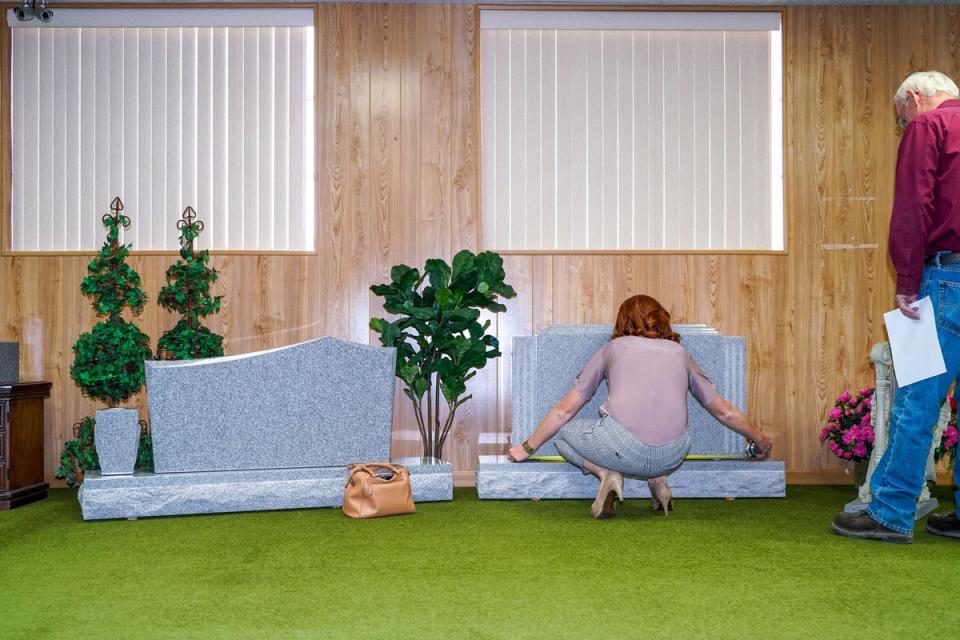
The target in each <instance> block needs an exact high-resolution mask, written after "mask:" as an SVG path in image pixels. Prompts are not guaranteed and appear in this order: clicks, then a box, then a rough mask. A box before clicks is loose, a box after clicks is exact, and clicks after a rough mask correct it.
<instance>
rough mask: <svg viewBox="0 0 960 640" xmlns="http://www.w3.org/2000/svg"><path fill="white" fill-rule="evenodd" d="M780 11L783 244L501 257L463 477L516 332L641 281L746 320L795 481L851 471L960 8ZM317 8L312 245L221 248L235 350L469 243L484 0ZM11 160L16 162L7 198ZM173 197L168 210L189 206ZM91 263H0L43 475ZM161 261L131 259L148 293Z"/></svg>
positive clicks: (686, 314)
mask: <svg viewBox="0 0 960 640" xmlns="http://www.w3.org/2000/svg"><path fill="white" fill-rule="evenodd" d="M784 18H785V43H786V52H785V58H784V60H785V65H786V92H785V100H786V119H785V129H786V141H785V142H786V145H785V148H786V162H785V169H786V186H787V188H786V198H787V202H786V204H787V207H786V209H787V225H786V228H787V232H788V253H787V254H786V255H641V254H634V255H610V254H603V255H601V254H592V255H591V254H585V255H559V254H557V255H510V256H507V257H506V258H505V261H506V270H507V274H508V282H510V283H511V284H513V286H514V287H515V288H516V289H517V291H518V296H517V298H515V299H514V300H511V301H509V303H508V307H509V311H508V312H507V313H506V314H503V315H501V316H500V317H499V318H496V319H495V320H494V326H495V328H496V331H497V334H498V336H499V338H500V340H501V343H502V345H503V346H504V351H505V352H506V353H505V356H504V358H502V359H501V360H500V361H499V363H498V364H497V365H496V366H488V367H487V368H486V369H485V370H483V371H482V372H481V373H480V375H478V376H477V378H476V379H474V381H473V382H472V384H471V389H470V390H471V391H472V392H473V394H474V398H473V400H471V401H470V402H469V403H467V404H466V405H465V406H464V407H463V408H462V409H461V412H460V414H459V419H458V421H457V424H456V427H455V431H454V434H453V436H452V438H451V439H450V440H449V441H448V445H447V446H448V450H447V455H448V457H449V458H451V459H452V461H453V464H454V466H455V469H456V470H457V474H458V475H457V477H458V480H459V481H460V482H461V483H466V482H469V479H470V476H471V471H472V470H473V469H474V468H475V465H476V456H477V454H478V453H480V454H484V453H497V452H501V451H502V450H503V447H504V444H503V442H505V435H504V434H505V433H507V432H509V424H510V394H509V389H510V374H509V367H510V355H509V351H510V344H511V339H512V338H513V336H517V335H529V334H531V333H533V332H537V331H540V330H541V329H543V328H544V327H546V326H548V325H550V324H553V323H575V322H589V323H593V322H611V321H612V318H613V314H614V313H615V310H616V307H617V305H618V303H619V302H620V301H621V300H622V299H623V298H625V297H626V296H628V295H632V294H634V293H638V292H645V293H649V294H651V295H653V296H655V297H657V298H659V299H660V300H661V301H662V302H663V303H664V304H665V305H666V306H667V307H668V308H669V309H671V310H672V312H673V318H674V320H675V321H678V322H704V323H707V324H710V325H712V326H714V327H717V328H718V329H719V330H721V331H722V332H724V333H727V334H735V335H744V336H746V337H747V350H748V375H749V385H748V397H749V407H748V410H749V413H750V415H751V416H752V417H753V418H754V419H756V420H757V421H758V422H759V423H760V424H761V425H762V427H763V428H764V429H765V430H766V431H767V432H768V433H770V434H772V435H773V437H774V439H775V443H776V448H775V450H774V451H775V457H777V458H779V459H783V460H785V461H786V463H787V468H788V470H789V471H790V478H791V479H792V480H794V481H810V480H820V481H830V480H842V477H843V476H842V474H843V470H842V467H841V465H840V464H839V463H837V462H836V461H835V460H834V458H833V457H832V456H831V455H830V454H828V453H827V452H825V451H824V450H823V448H822V447H821V446H820V445H819V443H818V442H817V437H816V436H817V432H818V430H819V427H820V425H821V423H822V422H823V420H824V418H825V415H826V413H827V411H828V410H829V408H830V407H831V406H832V400H833V397H834V396H835V395H836V394H837V393H839V392H840V391H841V390H843V389H844V388H859V387H861V386H864V385H867V384H869V383H870V381H871V377H872V370H871V367H870V365H869V362H868V359H867V356H868V353H869V349H870V346H871V344H872V343H873V342H874V341H876V340H879V339H882V338H883V329H882V322H881V320H882V318H881V313H882V312H883V311H884V310H887V309H889V308H891V306H892V302H891V301H892V296H893V276H892V272H891V269H890V266H889V262H888V260H887V258H886V228H887V222H888V218H889V211H890V206H891V202H892V175H893V168H894V159H895V153H896V146H897V143H898V140H899V138H898V133H897V129H896V127H895V124H894V119H895V114H894V112H893V108H892V106H891V98H892V95H893V92H894V91H895V90H896V88H897V87H898V86H899V83H900V82H901V81H902V79H903V77H905V75H906V74H907V73H909V72H910V71H913V70H918V69H925V68H936V69H939V70H941V71H943V72H945V73H947V74H948V75H951V76H952V77H954V78H960V51H958V48H960V7H956V6H926V7H914V6H899V7H898V6H883V7H863V6H859V7H823V6H819V7H799V6H798V7H789V8H787V9H786V10H785V14H784ZM318 26H319V31H318V34H317V38H316V41H317V47H318V58H317V65H318V78H319V86H318V95H317V105H318V107H317V108H318V125H319V126H318V164H319V211H320V213H319V216H320V218H319V229H320V231H319V251H318V254H317V255H316V256H242V255H221V256H216V257H215V258H214V263H215V266H216V267H217V269H219V270H220V272H221V281H220V284H219V286H220V290H221V292H222V293H224V294H225V300H224V307H223V311H222V312H221V314H220V315H219V316H218V317H217V318H216V319H214V320H213V321H212V322H211V323H210V324H211V327H212V328H213V329H214V330H216V331H220V332H222V333H223V334H224V335H225V336H226V349H227V352H228V353H229V354H235V353H241V352H246V351H252V350H257V349H263V348H268V347H274V346H279V345H286V344H291V343H294V342H297V341H301V340H306V339H309V338H314V337H318V336H322V335H334V336H339V337H343V338H348V339H351V340H356V341H360V342H368V341H372V338H371V335H370V333H369V331H368V329H367V323H368V320H369V318H370V316H371V315H378V314H379V304H378V299H377V298H375V297H373V296H372V295H371V294H370V293H369V291H368V286H369V285H370V284H371V283H375V282H380V281H383V280H384V279H385V278H386V277H387V274H388V272H389V269H390V266H392V265H393V264H396V263H400V262H404V263H407V264H416V265H422V263H423V261H424V260H425V259H426V258H428V257H434V256H440V257H445V258H447V259H449V258H450V257H451V256H452V255H453V253H455V252H456V251H457V250H459V249H460V248H463V247H466V248H470V249H473V250H477V249H478V239H479V237H480V212H479V189H478V187H479V179H480V178H479V175H478V159H479V149H478V148H477V144H478V140H479V113H478V95H477V92H478V78H477V60H478V55H477V54H478V52H477V42H478V37H477V35H478V14H477V12H476V10H475V8H474V7H472V6H464V5H439V4H423V5H414V4H392V5H391V4H383V5H374V4H356V5H349V4H344V5H333V4H322V5H319V6H318ZM5 37H6V38H8V37H9V33H8V32H6V33H5ZM5 49H6V48H5V47H4V50H5ZM7 86H9V85H7ZM4 90H5V89H4ZM3 102H4V103H5V104H8V100H4V101H3ZM8 113H9V112H7V115H6V117H4V118H3V119H2V127H3V128H4V131H3V137H4V138H5V140H6V144H7V145H8V144H9V116H8ZM9 171H10V170H9V164H5V166H4V168H3V176H4V182H3V188H4V190H5V193H4V194H3V196H4V202H6V203H9ZM121 195H122V194H121ZM108 204H109V203H106V202H104V203H103V205H104V207H103V208H104V210H105V209H106V207H107V205H108ZM99 213H102V212H98V211H91V212H90V215H92V216H93V215H99ZM131 213H132V215H133V217H134V223H136V215H137V212H131ZM199 213H200V216H201V217H202V216H203V212H202V211H201V212H199ZM169 215H170V218H171V224H173V221H174V220H175V219H176V217H177V216H178V215H179V211H170V212H169ZM88 259H89V257H83V256H51V257H28V256H22V257H10V256H5V257H3V258H2V262H0V268H2V273H0V301H2V302H0V305H2V306H0V339H3V340H18V341H19V342H20V344H21V369H22V375H23V377H24V378H34V377H36V378H45V379H48V380H51V381H53V383H54V388H53V394H52V397H51V399H50V400H49V401H48V402H47V414H46V467H47V469H48V479H50V480H52V472H53V469H54V468H55V466H56V462H57V454H58V452H59V451H60V448H61V446H62V444H63V441H64V440H65V439H66V438H69V437H70V436H71V428H72V425H73V423H75V422H77V421H78V420H79V419H80V418H81V417H83V416H84V415H88V414H89V413H91V412H92V410H93V409H94V406H93V403H91V402H89V401H88V400H86V399H83V398H82V397H81V396H80V394H79V392H78V391H77V389H76V387H75V386H74V385H73V383H72V382H71V380H70V377H69V367H70V362H71V360H72V354H71V346H72V344H73V342H74V340H75V339H76V337H77V336H78V334H79V333H80V332H81V331H85V330H88V329H89V327H90V326H91V325H92V323H93V321H94V318H93V315H92V312H91V310H90V307H89V304H88V301H87V300H85V299H84V298H82V297H81V295H80V293H79V284H80V280H81V278H82V277H83V275H84V271H85V265H86V263H87V261H88ZM169 262H170V257H168V256H137V257H136V258H135V259H134V263H135V265H136V267H137V269H138V270H139V271H140V273H141V274H142V275H143V279H144V285H145V289H146V290H147V291H148V292H149V294H150V295H151V296H155V295H156V292H157V291H158V290H159V288H160V286H161V285H162V284H163V273H164V271H165V269H166V267H167V265H168V264H169ZM173 322H174V319H173V318H172V317H171V316H170V315H169V314H168V313H166V312H163V311H161V310H159V309H158V308H157V307H156V305H155V304H152V305H150V306H149V307H148V308H147V310H146V312H145V314H144V316H143V318H142V325H143V327H144V330H145V331H146V332H147V333H148V334H149V335H151V336H153V337H154V339H156V337H158V336H159V335H160V334H161V332H162V331H164V330H166V329H167V328H168V327H170V326H172V325H173ZM137 401H138V402H139V403H140V404H142V399H138V400H137ZM396 406H397V411H396V418H395V425H394V442H393V450H394V453H395V454H416V453H417V452H418V450H419V445H418V436H417V432H416V427H415V423H414V422H413V419H412V414H411V413H410V411H409V410H408V408H407V406H406V404H405V401H404V399H403V398H402V397H399V396H398V401H397V403H396ZM497 434H499V435H497Z"/></svg>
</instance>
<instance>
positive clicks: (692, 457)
mask: <svg viewBox="0 0 960 640" xmlns="http://www.w3.org/2000/svg"><path fill="white" fill-rule="evenodd" d="M746 459H747V457H746V456H733V455H715V456H711V455H689V456H687V457H685V458H684V460H746ZM527 460H532V461H534V462H566V459H564V457H563V456H530V457H529V458H527Z"/></svg>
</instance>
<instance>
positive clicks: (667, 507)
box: [647, 478, 673, 516]
mask: <svg viewBox="0 0 960 640" xmlns="http://www.w3.org/2000/svg"><path fill="white" fill-rule="evenodd" d="M647 487H649V488H650V508H651V509H653V510H654V511H661V510H662V511H663V515H665V516H668V515H670V512H671V511H673V492H672V491H670V485H668V484H667V480H666V478H664V479H662V480H658V481H657V482H652V481H651V480H647Z"/></svg>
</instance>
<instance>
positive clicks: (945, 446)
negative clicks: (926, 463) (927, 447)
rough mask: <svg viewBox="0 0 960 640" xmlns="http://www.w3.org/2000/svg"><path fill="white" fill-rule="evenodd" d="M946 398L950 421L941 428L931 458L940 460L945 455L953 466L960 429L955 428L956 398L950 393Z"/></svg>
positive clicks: (959, 438)
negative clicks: (938, 442)
mask: <svg viewBox="0 0 960 640" xmlns="http://www.w3.org/2000/svg"><path fill="white" fill-rule="evenodd" d="M948 399H949V400H950V422H948V423H947V428H946V429H944V430H943V436H942V437H941V438H940V444H938V445H937V448H936V449H935V450H934V452H933V459H934V460H935V461H937V462H940V460H942V459H943V458H944V457H946V458H947V459H948V460H949V464H950V466H953V463H954V461H955V460H956V458H957V441H958V440H960V431H958V430H957V399H956V398H955V397H954V396H953V394H952V393H951V394H950V395H949V396H948Z"/></svg>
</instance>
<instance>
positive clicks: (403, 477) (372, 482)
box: [343, 462, 417, 518]
mask: <svg viewBox="0 0 960 640" xmlns="http://www.w3.org/2000/svg"><path fill="white" fill-rule="evenodd" d="M347 469H349V470H350V475H349V476H348V477H347V484H346V486H345V487H344V488H343V513H344V515H346V516H350V517H351V518H379V517H380V516H395V515H400V514H403V513H415V512H416V510H417V507H416V506H414V504H413V493H412V492H411V491H410V472H409V471H408V470H407V468H406V467H404V466H401V465H399V464H390V463H389V462H367V463H365V464H351V465H347Z"/></svg>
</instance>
